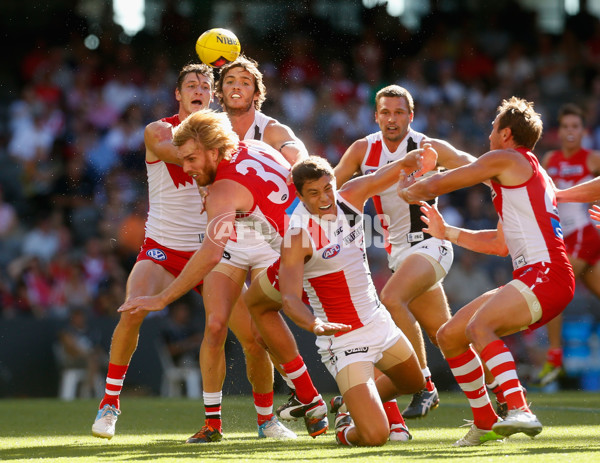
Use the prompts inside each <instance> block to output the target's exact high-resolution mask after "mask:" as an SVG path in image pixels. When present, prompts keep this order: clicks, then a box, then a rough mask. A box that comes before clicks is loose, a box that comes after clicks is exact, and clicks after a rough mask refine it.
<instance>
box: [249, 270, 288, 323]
mask: <svg viewBox="0 0 600 463" xmlns="http://www.w3.org/2000/svg"><path fill="white" fill-rule="evenodd" d="M243 298H244V303H245V304H246V307H247V308H248V311H249V312H250V315H251V316H252V317H256V316H260V315H262V314H263V313H265V312H270V311H279V310H280V309H281V306H282V302H281V293H280V292H279V291H278V290H277V289H275V287H274V286H273V283H272V282H271V281H270V279H269V276H268V274H267V269H263V270H262V271H261V272H260V273H258V274H257V275H255V276H254V278H253V280H252V283H250V286H249V287H248V289H247V290H246V291H245V292H244V296H243Z"/></svg>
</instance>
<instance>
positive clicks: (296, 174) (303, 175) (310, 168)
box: [292, 156, 335, 194]
mask: <svg viewBox="0 0 600 463" xmlns="http://www.w3.org/2000/svg"><path fill="white" fill-rule="evenodd" d="M323 175H329V176H330V177H335V174H334V173H333V167H331V164H329V161H327V159H325V158H322V157H320V156H309V157H307V158H305V159H303V160H302V161H298V162H297V163H296V164H294V167H292V179H293V180H294V186H295V187H296V190H297V191H298V193H300V194H302V187H303V186H304V184H305V183H306V182H310V181H314V180H319V179H320V178H321V177H323Z"/></svg>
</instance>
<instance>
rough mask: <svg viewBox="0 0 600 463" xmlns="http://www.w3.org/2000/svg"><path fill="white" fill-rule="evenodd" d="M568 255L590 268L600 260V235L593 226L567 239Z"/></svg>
mask: <svg viewBox="0 0 600 463" xmlns="http://www.w3.org/2000/svg"><path fill="white" fill-rule="evenodd" d="M564 240H565V247H566V248H567V254H568V255H569V256H571V257H576V258H577V259H581V260H583V261H585V262H586V263H587V264H588V265H589V266H592V265H595V264H596V262H598V261H599V260H600V233H598V229H596V227H595V226H594V225H592V224H589V225H586V226H585V227H583V228H580V229H579V230H577V231H575V232H573V233H571V234H570V235H568V236H566V237H565V239H564Z"/></svg>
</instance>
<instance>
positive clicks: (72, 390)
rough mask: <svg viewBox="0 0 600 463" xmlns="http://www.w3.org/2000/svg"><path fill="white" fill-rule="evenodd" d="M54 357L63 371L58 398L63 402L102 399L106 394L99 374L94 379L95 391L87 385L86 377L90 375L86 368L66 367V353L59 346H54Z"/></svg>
mask: <svg viewBox="0 0 600 463" xmlns="http://www.w3.org/2000/svg"><path fill="white" fill-rule="evenodd" d="M53 350H54V357H55V358H56V362H57V364H58V366H59V367H60V369H61V373H60V384H59V386H58V397H59V398H60V399H61V400H73V399H75V398H77V397H81V398H85V399H89V398H90V397H92V393H93V394H94V397H97V398H99V397H102V395H103V394H104V381H103V380H102V377H101V376H100V375H99V374H98V375H96V377H95V378H94V384H93V389H94V390H93V391H91V390H90V388H89V387H83V386H84V385H85V380H86V376H87V374H88V372H87V370H86V369H85V368H67V367H65V366H64V364H65V362H64V352H63V349H62V346H60V345H59V344H54V345H53Z"/></svg>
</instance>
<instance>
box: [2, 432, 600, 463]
mask: <svg viewBox="0 0 600 463" xmlns="http://www.w3.org/2000/svg"><path fill="white" fill-rule="evenodd" d="M88 440H89V439H88V438H84V439H81V442H78V443H74V444H71V445H48V446H35V447H20V448H18V449H12V450H0V460H1V461H10V460H24V459H31V458H32V457H34V458H36V459H44V458H48V459H56V458H66V459H76V458H89V457H93V458H97V459H99V460H100V461H108V460H115V459H125V460H127V461H136V460H140V461H142V460H143V461H147V460H160V459H162V458H165V459H183V458H197V459H205V460H224V459H229V460H238V461H241V460H244V461H252V460H256V461H257V462H263V461H292V460H294V461H295V460H297V459H300V458H301V459H302V460H303V461H319V460H328V461H332V460H354V461H362V460H365V459H367V458H376V459H381V460H382V461H390V460H391V459H392V458H398V457H405V458H407V459H411V460H436V459H438V460H444V459H456V458H460V459H461V460H463V461H469V460H473V461H480V460H481V459H482V458H493V457H498V458H503V459H506V458H510V457H512V458H517V457H520V458H525V459H526V458H527V457H533V456H538V457H543V456H544V455H556V454H557V453H560V454H561V455H562V456H563V458H564V457H566V461H573V460H572V459H571V458H573V459H574V458H576V457H575V455H577V454H581V453H588V454H589V453H590V452H593V453H594V454H596V453H600V445H597V444H596V445H594V444H591V443H590V440H589V438H587V437H584V436H582V437H566V438H564V439H561V441H560V443H556V440H553V442H555V444H556V445H548V443H547V442H544V441H543V440H542V439H540V438H538V439H535V440H534V441H530V440H529V439H528V438H527V439H514V440H508V441H506V442H504V443H488V444H486V445H484V446H480V447H470V448H455V447H452V442H453V440H451V439H439V440H435V439H434V438H433V437H430V438H429V439H423V440H421V441H416V440H413V441H411V442H410V443H388V444H387V445H385V446H383V447H377V448H341V447H339V446H338V445H337V444H336V443H335V440H333V438H332V436H329V435H328V436H322V437H320V438H318V439H315V440H313V439H308V438H304V439H298V440H293V441H273V440H271V441H268V440H262V439H260V440H258V439H256V438H254V437H249V436H240V437H235V438H230V439H226V440H224V441H222V442H218V443H212V444H200V445H197V444H187V445H186V444H183V443H182V442H181V441H179V440H174V439H156V440H152V441H151V442H148V443H146V444H119V443H118V442H114V441H113V442H107V441H103V442H102V443H99V444H90V443H88V442H86V441H88ZM590 444H591V445H590ZM568 455H572V457H569V456H568Z"/></svg>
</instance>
